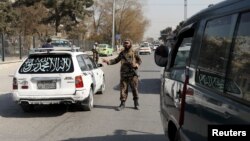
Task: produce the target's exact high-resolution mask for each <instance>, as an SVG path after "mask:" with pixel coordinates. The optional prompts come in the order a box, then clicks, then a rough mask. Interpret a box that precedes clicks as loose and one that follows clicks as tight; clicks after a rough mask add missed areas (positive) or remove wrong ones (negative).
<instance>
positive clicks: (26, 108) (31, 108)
mask: <svg viewBox="0 0 250 141" xmlns="http://www.w3.org/2000/svg"><path fill="white" fill-rule="evenodd" d="M20 106H21V108H22V109H23V111H24V112H26V113H30V112H34V105H31V104H28V103H21V104H20Z"/></svg>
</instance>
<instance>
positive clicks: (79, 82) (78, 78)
mask: <svg viewBox="0 0 250 141" xmlns="http://www.w3.org/2000/svg"><path fill="white" fill-rule="evenodd" d="M75 86H76V88H82V87H83V86H84V85H83V81H82V76H80V75H79V76H76V77H75Z"/></svg>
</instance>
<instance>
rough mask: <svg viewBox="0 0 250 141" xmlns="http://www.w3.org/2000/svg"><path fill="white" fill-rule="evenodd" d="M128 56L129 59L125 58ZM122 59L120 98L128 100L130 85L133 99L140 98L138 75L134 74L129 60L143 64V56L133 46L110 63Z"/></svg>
mask: <svg viewBox="0 0 250 141" xmlns="http://www.w3.org/2000/svg"><path fill="white" fill-rule="evenodd" d="M123 57H126V59H127V61H126V60H125V59H124V58H123ZM120 61H121V69H120V75H121V80H120V100H121V101H124V102H125V101H126V100H127V97H128V86H129V85H130V87H131V90H132V93H133V100H138V98H139V97H138V76H136V75H135V74H134V71H133V70H132V69H131V66H129V64H128V62H129V63H130V65H131V64H133V63H134V64H135V63H137V64H139V65H140V64H141V58H140V56H139V55H138V53H137V52H135V51H134V50H133V49H132V48H130V49H129V50H123V51H122V52H120V54H119V55H118V56H117V57H116V58H115V59H112V60H110V61H109V65H113V64H116V63H118V62H120Z"/></svg>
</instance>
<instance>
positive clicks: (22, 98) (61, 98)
mask: <svg viewBox="0 0 250 141" xmlns="http://www.w3.org/2000/svg"><path fill="white" fill-rule="evenodd" d="M88 96H89V92H87V91H86V90H81V91H75V93H73V94H64V95H63V94H61V95H58V94H54V95H53V94H50V95H35V94H33V95H21V94H19V93H18V92H17V91H16V92H13V93H12V97H13V100H14V101H15V102H17V103H18V104H21V103H29V104H44V105H47V104H60V103H67V104H73V103H77V102H80V101H83V100H85V99H86V98H87V97H88Z"/></svg>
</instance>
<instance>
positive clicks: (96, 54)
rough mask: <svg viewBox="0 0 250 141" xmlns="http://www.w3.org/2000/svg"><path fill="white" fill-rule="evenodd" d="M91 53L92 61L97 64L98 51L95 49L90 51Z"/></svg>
mask: <svg viewBox="0 0 250 141" xmlns="http://www.w3.org/2000/svg"><path fill="white" fill-rule="evenodd" d="M92 52H93V60H94V61H95V62H96V63H98V60H99V54H98V51H97V50H96V49H92Z"/></svg>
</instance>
